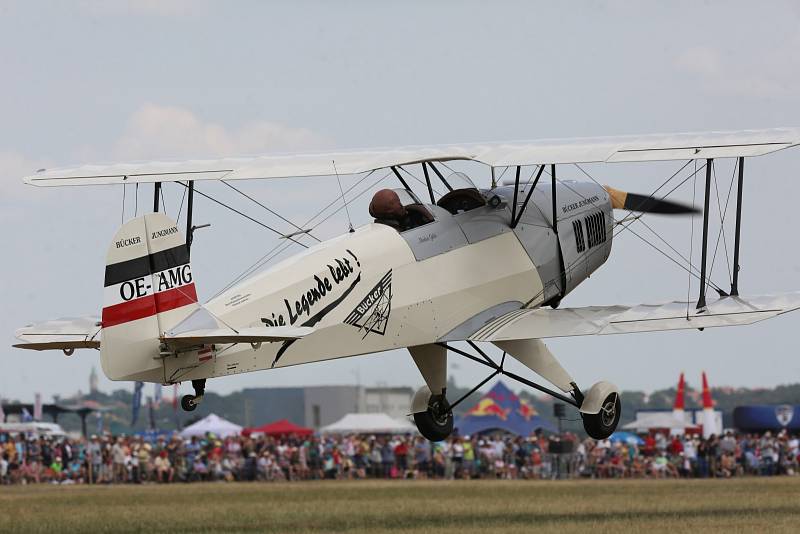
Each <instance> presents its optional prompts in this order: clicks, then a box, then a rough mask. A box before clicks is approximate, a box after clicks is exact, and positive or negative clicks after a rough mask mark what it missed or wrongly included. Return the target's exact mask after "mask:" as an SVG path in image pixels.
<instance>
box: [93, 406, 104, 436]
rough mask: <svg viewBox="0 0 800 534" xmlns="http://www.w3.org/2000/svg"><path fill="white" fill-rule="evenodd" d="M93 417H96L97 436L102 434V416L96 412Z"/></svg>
mask: <svg viewBox="0 0 800 534" xmlns="http://www.w3.org/2000/svg"><path fill="white" fill-rule="evenodd" d="M95 415H96V416H97V435H98V436H99V435H100V434H102V433H103V414H102V413H100V412H97V413H96V414H95Z"/></svg>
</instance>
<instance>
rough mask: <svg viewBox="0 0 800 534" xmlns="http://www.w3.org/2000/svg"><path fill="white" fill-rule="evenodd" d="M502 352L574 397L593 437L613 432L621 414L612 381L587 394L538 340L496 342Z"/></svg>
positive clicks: (594, 387)
mask: <svg viewBox="0 0 800 534" xmlns="http://www.w3.org/2000/svg"><path fill="white" fill-rule="evenodd" d="M494 344H495V345H497V346H498V347H499V348H500V349H502V350H503V351H506V352H507V353H508V354H510V355H511V356H513V357H514V358H516V359H517V360H519V361H520V362H521V363H522V364H524V365H525V366H526V367H528V368H529V369H530V370H532V371H534V372H535V373H537V374H538V375H539V376H541V377H542V378H544V379H545V380H547V381H548V382H550V383H552V384H554V385H555V386H557V387H558V389H560V390H561V391H563V392H564V393H569V394H571V395H572V397H573V398H574V399H575V403H574V405H576V406H577V408H578V410H579V411H580V413H581V418H582V419H583V429H584V430H586V433H587V434H589V436H591V437H593V438H594V439H606V438H607V437H608V436H610V435H611V434H613V433H614V430H616V429H617V424H619V419H620V416H621V415H622V402H621V401H620V396H619V389H617V387H616V386H615V385H614V384H611V383H609V382H598V383H596V384H594V385H593V386H592V387H591V388H589V390H588V391H587V392H586V393H585V394H584V393H583V392H581V390H580V389H579V388H578V386H577V384H576V383H575V381H574V380H573V378H572V377H571V376H570V374H569V373H567V371H566V370H565V369H564V368H563V367H562V366H561V364H560V363H558V360H557V359H556V357H555V356H553V353H551V352H550V350H549V349H548V348H547V346H546V345H545V344H544V343H542V341H541V340H539V339H521V340H514V341H496V342H495V343H494Z"/></svg>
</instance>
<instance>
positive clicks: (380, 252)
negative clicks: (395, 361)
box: [15, 128, 800, 440]
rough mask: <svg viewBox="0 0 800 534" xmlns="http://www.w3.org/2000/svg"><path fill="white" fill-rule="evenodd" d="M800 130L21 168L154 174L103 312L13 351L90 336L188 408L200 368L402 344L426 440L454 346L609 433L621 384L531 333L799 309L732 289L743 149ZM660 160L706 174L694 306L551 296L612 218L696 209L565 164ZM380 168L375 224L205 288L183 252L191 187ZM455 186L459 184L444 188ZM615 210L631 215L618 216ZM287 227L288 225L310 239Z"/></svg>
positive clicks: (221, 369) (91, 343) (440, 427)
mask: <svg viewBox="0 0 800 534" xmlns="http://www.w3.org/2000/svg"><path fill="white" fill-rule="evenodd" d="M798 144H800V129H789V128H787V129H772V130H751V131H739V132H714V133H699V134H671V135H650V136H639V137H609V138H596V139H574V140H545V141H533V142H511V143H495V144H475V145H450V146H430V147H409V148H396V149H373V150H363V151H350V152H336V153H320V154H300V155H285V156H284V155H282V156H263V157H254V158H240V159H219V160H205V161H201V160H196V161H185V162H169V163H167V162H153V163H137V164H116V165H91V166H82V167H76V168H68V169H56V170H41V171H39V172H37V173H36V174H34V175H32V176H29V177H27V178H25V181H26V182H27V183H28V184H31V185H35V186H44V187H50V186H81V185H99V184H131V183H136V184H140V183H144V182H149V183H154V189H155V199H154V212H153V213H148V214H146V215H144V216H140V217H136V218H134V219H132V220H129V221H128V222H126V223H125V224H123V226H122V227H121V228H120V229H119V230H118V231H117V233H116V235H114V237H113V239H112V240H111V244H110V246H109V249H108V254H107V261H106V270H105V284H104V285H105V289H104V300H103V309H102V314H101V317H100V318H99V319H98V318H92V317H89V318H80V319H61V320H57V321H50V322H45V323H41V324H35V325H30V326H27V327H25V328H22V329H20V330H18V331H17V333H16V334H17V337H18V339H19V340H20V343H19V344H17V345H15V346H16V347H19V348H24V349H33V350H46V349H59V350H63V351H64V352H65V353H67V354H71V353H72V351H74V350H75V349H77V348H94V349H99V350H100V359H101V362H102V367H103V370H104V372H105V374H106V375H107V376H108V377H109V378H110V379H112V380H137V381H146V382H157V383H163V384H174V383H178V382H182V381H191V383H192V386H193V388H194V391H195V394H194V395H187V396H185V397H184V398H183V399H182V406H183V408H184V409H185V410H193V409H194V408H195V407H196V406H197V404H198V403H199V402H200V401H201V400H202V398H203V392H204V390H205V382H206V380H207V379H209V378H216V377H221V376H227V375H233V374H239V373H245V372H251V371H259V370H264V369H272V368H275V367H285V366H290V365H298V364H306V363H311V362H318V361H323V360H330V359H334V358H342V357H346V356H356V355H361V354H368V353H375V352H381V351H386V350H390V349H397V348H407V349H408V351H409V353H410V354H411V357H412V358H413V360H414V362H415V363H416V365H417V367H418V368H419V370H420V372H421V374H422V377H423V378H424V380H425V384H426V386H425V387H423V388H422V389H420V390H419V391H418V392H417V394H416V395H415V397H414V400H413V405H412V407H411V412H412V413H413V414H414V419H415V421H416V424H417V427H418V428H419V430H420V432H421V433H422V434H423V435H424V436H425V437H427V438H428V439H432V440H440V439H443V438H445V437H446V436H448V435H449V434H450V433H451V431H452V429H453V415H452V408H453V406H454V405H455V404H457V403H458V402H461V401H462V400H463V399H464V398H465V397H466V396H464V397H462V398H461V399H458V400H455V401H453V402H452V403H451V402H449V401H448V399H447V397H446V393H447V392H446V366H447V354H448V351H451V352H453V353H455V354H459V355H462V356H465V357H467V358H470V359H472V360H474V361H476V362H478V363H481V364H484V365H486V366H488V367H490V368H491V370H492V373H491V375H490V376H489V378H491V377H492V376H496V375H497V374H504V375H506V376H508V377H510V378H512V379H514V380H517V381H519V382H521V383H523V384H526V385H528V386H530V387H533V388H535V389H537V390H539V391H542V392H545V393H548V394H550V395H552V396H553V397H555V398H558V399H560V400H561V401H563V402H566V403H569V404H571V405H573V406H575V407H577V408H578V409H579V411H580V413H581V415H582V418H583V424H584V427H585V429H586V431H587V433H588V434H589V435H591V436H592V437H595V438H604V437H607V436H608V435H610V434H611V433H612V432H613V431H614V429H615V428H616V426H617V423H618V421H619V418H620V411H621V403H620V395H619V391H618V389H617V388H616V387H615V386H614V385H613V384H611V383H609V382H598V383H596V384H594V385H593V386H591V387H590V388H588V389H586V390H582V389H581V388H579V387H578V385H577V384H576V383H575V380H573V378H572V377H571V376H570V374H569V373H568V372H567V371H566V370H565V369H564V368H563V367H562V366H561V365H560V364H559V362H558V361H557V360H556V358H555V357H554V356H553V354H552V353H551V352H550V351H549V350H548V349H547V347H546V346H545V344H544V343H543V342H542V341H541V340H542V339H543V338H549V337H558V336H585V335H605V334H621V333H629V332H646V331H661V330H678V329H700V330H702V329H704V328H709V327H716V326H735V325H745V324H751V323H755V322H757V321H762V320H764V319H768V318H771V317H775V316H777V315H779V314H782V313H785V312H788V311H792V310H795V309H797V308H798V307H800V294H797V293H790V294H783V295H774V296H756V297H743V296H740V295H739V291H738V274H739V273H738V271H739V269H738V266H739V234H740V221H741V199H742V181H743V177H744V160H745V158H746V157H752V156H760V155H764V154H769V153H771V152H775V151H778V150H781V149H784V148H788V147H793V146H796V145H798ZM718 158H736V159H735V165H736V169H738V188H737V191H738V193H737V202H736V237H735V247H734V251H733V265H734V267H733V274H732V276H733V277H732V284H731V287H730V289H729V290H725V289H723V288H721V287H719V286H718V285H715V284H712V283H711V282H710V280H709V277H708V275H707V256H708V254H707V248H708V246H707V241H708V233H709V231H708V221H709V211H710V210H709V202H710V189H711V179H712V169H713V165H714V160H715V159H718ZM457 160H467V161H473V162H478V163H482V164H484V165H486V166H488V167H489V168H490V170H491V177H492V181H491V186H490V187H488V188H485V189H482V188H478V187H475V186H474V185H472V182H471V181H469V179H468V178H466V177H465V176H464V175H461V174H458V175H449V176H448V177H445V175H444V174H443V173H442V171H441V170H440V167H441V168H449V167H448V165H447V164H448V163H450V162H453V161H457ZM664 160H683V163H681V165H682V167H681V170H684V169H687V168H689V164H690V163H692V162H695V168H697V165H698V164H700V167H699V169H696V170H695V171H694V174H695V175H696V174H697V173H698V172H702V170H703V169H704V170H705V171H704V172H705V202H704V209H703V210H702V213H703V240H702V243H703V245H702V259H701V262H700V266H699V269H698V267H697V266H696V265H691V264H690V266H689V267H688V269H687V270H688V271H689V272H690V273H691V274H692V275H693V276H695V277H697V278H698V279H699V280H700V281H701V283H700V285H699V298H698V300H697V302H695V301H694V300H692V301H691V303H689V302H686V301H685V300H678V301H672V302H666V303H663V304H648V305H639V306H618V305H615V306H590V307H584V308H572V309H570V308H562V309H559V308H558V306H559V303H560V302H561V300H562V299H563V298H564V297H565V296H566V295H567V294H568V293H570V292H571V291H573V290H574V289H575V288H577V287H578V285H579V284H581V282H583V281H584V280H586V279H587V278H588V277H589V275H591V274H592V272H594V271H595V270H596V269H598V268H600V266H601V265H603V263H604V262H605V261H606V259H607V258H608V256H609V254H610V253H611V244H612V241H613V237H614V235H615V229H617V227H619V226H624V225H625V224H630V222H631V221H632V220H633V219H634V218H636V217H638V216H640V215H636V214H641V213H661V214H681V213H691V212H699V210H695V209H694V208H693V207H690V206H686V205H682V204H678V203H675V202H672V201H668V200H665V199H664V198H657V197H656V196H655V194H651V195H637V194H632V193H625V192H622V191H618V190H615V189H612V188H610V187H607V186H601V185H600V184H598V183H597V182H594V181H587V182H575V181H562V180H559V179H558V178H557V169H558V168H559V167H560V166H562V165H566V164H575V165H579V164H582V163H596V162H641V161H664ZM498 168H504V170H511V172H509V175H510V176H511V175H513V176H514V179H513V181H510V180H508V181H506V182H505V183H502V184H498V183H496V181H495V178H494V176H495V169H498ZM523 169H525V174H526V175H527V174H528V172H529V171H530V178H529V179H526V178H524V177H521V176H522V170H523ZM378 170H382V172H386V173H387V175H389V176H392V175H393V176H394V177H395V178H397V180H398V185H399V186H401V187H399V188H398V189H396V190H381V191H379V192H378V193H376V195H375V197H374V199H373V202H372V203H371V205H370V212H371V215H372V216H373V217H374V219H375V221H374V222H373V223H371V224H367V225H365V226H362V227H360V228H357V229H355V230H353V229H352V228H351V231H350V232H348V233H345V234H344V235H341V236H339V237H336V238H333V239H330V240H327V241H324V242H319V243H316V244H314V245H313V246H310V247H308V248H307V249H306V250H304V251H303V252H301V253H299V254H297V255H295V256H293V257H290V258H289V259H286V260H284V261H281V262H279V263H277V264H275V265H273V266H272V267H270V268H269V269H267V270H264V271H262V272H259V273H257V274H254V275H252V276H250V277H249V278H247V279H245V280H242V281H240V282H239V283H237V284H236V285H235V286H233V287H230V288H229V289H227V290H226V291H224V292H222V293H221V294H219V295H217V296H216V297H214V298H212V299H211V300H209V301H208V302H206V303H204V304H200V303H199V302H198V299H197V293H196V291H195V281H194V277H193V276H194V275H193V271H192V269H191V267H190V264H189V251H190V246H191V242H192V232H193V230H194V229H195V227H193V226H192V213H191V210H192V207H191V206H192V197H193V194H194V192H195V184H196V183H197V182H200V181H203V180H223V181H225V182H226V183H227V182H229V181H233V180H244V179H273V178H284V177H311V176H337V177H338V176H339V175H344V174H346V175H356V174H361V173H367V174H369V173H372V172H374V171H378ZM689 170H691V169H689ZM411 171H415V172H417V173H419V171H421V174H417V175H416V176H415V175H413V174H412V172H411ZM543 174H544V175H545V177H544V179H542V177H543ZM678 174H679V173H675V174H674V175H673V176H672V177H671V178H670V179H673V178H675V177H676V176H677V175H678ZM422 176H424V181H423V179H422ZM412 177H413V178H416V179H417V180H419V182H420V183H424V184H425V185H426V186H427V197H426V198H420V197H419V196H417V193H415V192H414V191H413V189H412V187H410V185H409V181H410V180H409V179H410V178H412ZM734 177H736V174H734ZM437 179H438V181H440V182H441V184H442V185H443V186H444V188H446V189H447V190H448V191H447V192H446V193H445V194H444V195H442V196H441V197H440V198H438V199H437V198H436V195H435V194H434V188H433V187H432V180H437ZM465 181H466V186H464V187H461V186H460V185H459V186H457V187H453V185H452V184H456V182H458V184H461V183H463V182H465ZM684 181H685V180H684ZM165 182H176V183H180V184H181V185H183V186H185V188H186V190H187V191H188V192H189V197H188V206H189V212H188V214H187V215H188V216H187V220H186V228H187V232H186V237H185V238H184V234H183V233H182V232H181V231H180V230H179V228H178V224H177V223H176V221H174V220H171V219H170V218H168V217H167V216H166V215H165V214H163V213H159V194H160V188H161V184H162V183H165ZM731 184H732V185H733V178H732V181H731ZM198 193H199V190H198ZM200 194H202V193H200ZM204 196H206V195H204ZM344 197H345V193H344V192H342V198H341V200H342V201H345V198H344ZM662 197H663V195H662ZM614 210H618V213H620V212H623V213H624V212H625V211H627V212H628V213H627V215H624V216H623V217H621V218H620V219H616V220H615V217H614ZM632 214H633V215H632ZM284 220H287V219H285V218H284ZM296 228H297V229H298V232H295V233H294V234H291V235H288V236H284V237H287V238H288V239H290V240H299V239H303V238H304V237H306V236H307V235H308V232H307V231H306V230H305V229H302V228H300V227H296ZM708 287H711V288H713V289H714V290H716V292H717V294H718V298H716V299H714V300H713V301H711V300H710V301H707V300H706V290H707V288H708ZM455 342H466V343H467V344H468V346H469V347H471V349H472V350H474V351H475V352H474V353H471V352H468V350H464V349H461V348H456V347H454V346H452V343H455ZM478 343H493V344H494V345H496V346H497V347H499V348H500V349H501V350H502V351H503V359H505V355H506V353H507V354H508V355H510V356H512V357H513V358H515V359H517V360H518V361H520V362H521V363H522V364H524V365H525V366H526V367H528V368H530V370H532V371H533V372H534V373H536V374H538V375H539V376H540V377H542V378H543V379H545V380H546V381H548V382H549V383H550V384H552V385H554V386H555V388H557V390H558V391H557V390H555V389H551V388H549V387H547V386H544V385H541V384H539V383H537V382H535V381H533V380H530V379H528V378H525V377H523V376H520V375H518V374H515V373H511V372H509V371H508V370H506V369H505V368H504V366H503V362H502V361H500V362H497V361H495V360H493V359H492V358H491V357H489V356H488V355H487V354H486V352H485V351H484V350H482V349H481V348H480V346H479V345H478ZM460 346H462V345H460ZM489 378H487V379H486V380H484V381H483V382H481V383H480V384H478V385H477V386H476V387H475V388H474V389H473V390H472V391H475V390H477V388H479V387H480V386H481V385H483V384H484V383H486V381H488V380H489Z"/></svg>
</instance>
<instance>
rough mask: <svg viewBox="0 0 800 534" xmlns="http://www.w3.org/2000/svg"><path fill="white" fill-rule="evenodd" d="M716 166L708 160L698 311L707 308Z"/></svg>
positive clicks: (712, 161)
mask: <svg viewBox="0 0 800 534" xmlns="http://www.w3.org/2000/svg"><path fill="white" fill-rule="evenodd" d="M713 166H714V160H713V159H711V158H709V159H707V160H706V198H705V203H704V205H703V206H704V207H703V255H702V258H701V260H700V298H698V299H697V309H698V310H699V309H701V308H705V307H706V286H707V285H708V283H707V280H706V263H707V260H708V219H709V212H710V210H709V209H708V207H709V202H710V198H711V170H712V167H713Z"/></svg>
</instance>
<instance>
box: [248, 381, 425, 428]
mask: <svg viewBox="0 0 800 534" xmlns="http://www.w3.org/2000/svg"><path fill="white" fill-rule="evenodd" d="M242 395H243V397H244V401H245V403H246V405H247V412H248V418H249V421H248V422H246V423H249V424H250V425H253V426H255V425H261V424H264V423H268V422H271V421H276V420H279V419H288V420H289V421H291V422H293V423H296V424H298V425H302V426H307V427H311V428H314V429H318V428H320V427H323V426H326V425H329V424H331V423H334V422H336V421H338V420H339V419H341V418H342V417H344V416H345V415H346V414H348V413H385V414H388V415H389V416H391V417H394V418H404V417H405V416H406V414H408V412H409V409H410V407H411V399H412V397H413V395H414V390H413V389H412V388H410V387H362V386H308V387H283V388H248V389H245V390H244V391H242Z"/></svg>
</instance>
